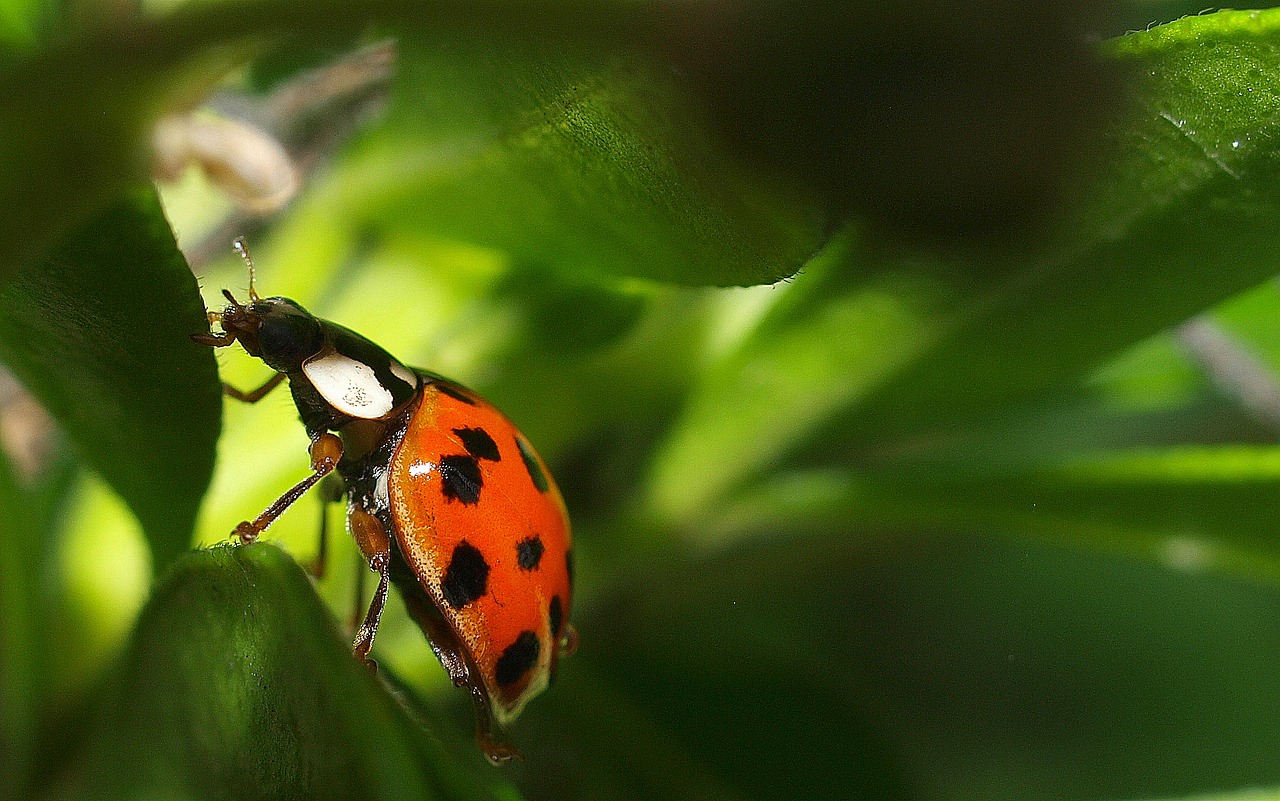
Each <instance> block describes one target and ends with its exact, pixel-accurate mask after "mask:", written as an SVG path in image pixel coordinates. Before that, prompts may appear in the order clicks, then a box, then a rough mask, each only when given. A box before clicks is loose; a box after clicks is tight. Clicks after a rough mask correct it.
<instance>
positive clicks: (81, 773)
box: [52, 544, 515, 799]
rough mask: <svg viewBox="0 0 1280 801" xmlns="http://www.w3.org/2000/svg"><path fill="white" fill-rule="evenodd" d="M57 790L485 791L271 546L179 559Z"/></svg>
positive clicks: (174, 794) (215, 793)
mask: <svg viewBox="0 0 1280 801" xmlns="http://www.w3.org/2000/svg"><path fill="white" fill-rule="evenodd" d="M102 709H103V713H102V715H101V717H100V718H99V719H98V721H97V723H96V724H95V727H94V729H93V733H92V735H91V737H90V740H89V745H88V748H87V752H86V753H85V754H84V755H83V757H82V758H81V759H80V760H79V761H78V762H77V763H75V765H74V766H73V768H72V771H71V773H70V775H69V776H67V777H64V780H63V782H62V783H61V786H59V787H57V789H56V792H55V793H54V794H53V796H52V797H57V798H86V799H88V798H93V799H104V798H122V799H128V798H136V799H157V798H187V799H227V798H262V799H291V798H297V799H304V798H305V799H324V798H333V799H383V798H386V799H391V798H394V799H402V798H413V799H436V798H440V799H486V798H494V797H495V796H498V795H501V796H502V797H505V798H511V797H514V796H515V794H514V792H513V791H511V790H509V789H506V790H499V789H498V783H499V781H500V779H501V774H499V773H496V772H495V773H493V774H492V775H490V776H487V777H485V776H478V775H476V774H472V773H470V772H469V770H468V769H464V768H462V767H459V766H458V764H455V763H454V762H453V760H452V759H451V758H450V757H449V756H448V754H447V753H446V751H445V748H444V746H442V745H441V744H440V742H439V741H438V740H436V739H435V738H434V737H433V736H432V735H431V734H429V733H428V732H427V731H425V730H424V729H423V728H422V726H421V724H420V723H419V722H415V721H414V720H411V719H410V718H409V716H408V715H407V714H406V713H405V711H404V709H403V708H402V707H401V706H400V704H399V703H398V702H397V701H396V700H395V699H394V698H393V696H392V695H391V694H390V693H389V691H388V689H387V687H386V685H385V684H384V683H382V682H381V681H380V680H379V679H377V678H376V677H375V676H374V674H372V673H371V672H369V671H368V670H367V669H366V668H365V667H364V666H363V665H361V664H360V663H359V662H357V661H356V660H355V659H353V658H352V656H351V652H350V648H349V646H348V645H347V643H346V642H345V641H344V638H343V637H342V636H340V634H339V632H338V629H337V627H336V625H335V624H334V622H333V620H332V618H331V617H330V615H329V612H328V611H327V610H326V609H325V607H324V606H323V605H322V604H321V602H320V600H319V599H318V598H317V596H316V594H315V592H314V591H313V590H312V588H311V585H310V583H309V581H308V579H307V577H306V575H305V574H304V573H303V571H302V570H301V569H300V568H299V567H298V566H297V565H296V564H295V563H294V562H293V560H292V559H290V558H289V557H288V556H286V555H285V554H284V553H283V552H282V551H280V550H278V549H276V548H274V547H272V546H269V545H265V544H260V545H252V546H247V547H218V548H214V549H211V550H205V551H197V552H194V553H192V554H190V555H188V556H185V557H183V558H181V559H180V560H179V561H178V562H177V563H176V564H175V565H174V569H173V570H172V571H171V572H170V573H169V575H168V576H167V577H165V578H164V579H163V580H162V582H161V583H160V585H159V586H158V587H157V589H156V591H155V594H154V595H153V596H152V599H151V601H150V603H148V605H147V607H146V609H145V610H144V611H143V613H142V615H141V617H140V618H139V621H138V625H137V628H136V630H135V633H134V635H133V639H132V641H131V642H130V643H129V646H128V648H127V650H126V651H125V652H124V654H123V657H122V659H121V661H120V663H119V665H118V667H117V670H116V671H115V673H114V675H113V677H112V679H111V681H110V682H109V689H108V690H107V691H106V692H105V693H104V697H103V706H102Z"/></svg>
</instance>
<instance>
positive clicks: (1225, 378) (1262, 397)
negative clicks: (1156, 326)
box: [1177, 315, 1280, 432]
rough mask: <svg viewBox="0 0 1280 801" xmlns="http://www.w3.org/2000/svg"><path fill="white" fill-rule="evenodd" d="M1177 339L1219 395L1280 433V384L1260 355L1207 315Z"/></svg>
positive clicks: (1182, 330) (1183, 329)
mask: <svg viewBox="0 0 1280 801" xmlns="http://www.w3.org/2000/svg"><path fill="white" fill-rule="evenodd" d="M1177 339H1178V342H1179V343H1180V344H1181V345H1182V347H1183V348H1184V349H1185V350H1186V352H1187V354H1188V355H1189V356H1190V357H1191V358H1192V359H1193V360H1194V361H1195V362H1196V364H1197V365H1199V367H1200V368H1201V369H1202V370H1204V372H1205V375H1206V376H1208V378H1209V380H1210V381H1212V382H1213V385H1214V386H1215V387H1217V388H1218V390H1219V391H1221V392H1222V393H1223V394H1224V395H1226V396H1227V397H1229V398H1231V399H1232V400H1234V401H1236V402H1238V403H1239V404H1240V406H1241V408H1243V409H1244V410H1245V411H1246V412H1248V413H1249V414H1250V415H1252V416H1253V417H1254V418H1256V419H1257V420H1258V421H1260V422H1262V423H1264V424H1266V425H1267V426H1268V427H1270V428H1271V429H1273V430H1275V431H1278V432H1280V382H1277V381H1276V377H1275V374H1274V373H1273V372H1272V371H1271V369H1270V368H1269V367H1267V365H1266V364H1265V363H1264V362H1263V361H1262V360H1261V359H1260V358H1259V357H1258V356H1257V354H1255V353H1254V352H1253V351H1252V350H1250V349H1249V348H1248V347H1247V346H1246V345H1245V344H1244V343H1243V342H1241V341H1240V340H1239V339H1237V338H1236V337H1233V336H1232V335H1231V334H1229V333H1227V331H1226V330H1225V329H1224V328H1223V327H1222V326H1220V325H1218V324H1217V323H1216V322H1215V321H1214V320H1213V319H1211V318H1210V317H1209V316H1207V315H1201V316H1199V317H1195V318H1192V319H1191V320H1189V321H1188V322H1186V323H1184V324H1183V325H1182V326H1181V327H1180V328H1179V329H1178V330H1177Z"/></svg>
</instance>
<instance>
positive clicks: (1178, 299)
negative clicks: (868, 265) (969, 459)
mask: <svg viewBox="0 0 1280 801" xmlns="http://www.w3.org/2000/svg"><path fill="white" fill-rule="evenodd" d="M1278 43H1280V10H1277V11H1255V12H1221V13H1218V14H1212V15H1206V16H1202V17H1195V18H1190V19H1184V20H1181V21H1179V22H1177V23H1173V24H1171V25H1168V26H1163V27H1161V28H1156V29H1153V30H1151V31H1148V32H1142V33H1135V34H1132V35H1130V36H1127V37H1124V38H1122V39H1120V40H1117V41H1115V42H1112V43H1111V44H1110V45H1109V46H1108V47H1107V48H1106V53H1107V56H1108V58H1110V59H1111V60H1112V61H1113V62H1114V63H1115V64H1116V66H1117V67H1121V68H1124V69H1127V70H1129V71H1130V72H1132V73H1134V74H1135V78H1134V81H1133V86H1132V93H1131V94H1132V106H1133V111H1132V114H1131V116H1130V119H1129V120H1128V123H1127V124H1125V125H1121V126H1118V127H1117V128H1116V130H1115V132H1114V133H1113V134H1112V135H1111V137H1110V138H1109V140H1108V147H1109V155H1108V157H1107V159H1106V160H1105V162H1104V165H1105V169H1103V170H1101V171H1100V173H1099V174H1098V175H1097V176H1096V178H1095V179H1094V180H1093V182H1092V189H1091V200H1090V202H1089V203H1088V204H1086V205H1085V206H1084V207H1083V208H1082V209H1081V210H1080V211H1079V212H1078V213H1075V214H1073V215H1072V218H1071V220H1070V221H1069V222H1070V224H1069V225H1068V226H1066V227H1065V229H1064V230H1063V232H1062V233H1061V235H1059V236H1057V237H1055V240H1054V241H1055V244H1053V245H1052V246H1050V247H1047V248H1046V249H1044V251H1043V252H1042V253H1040V254H1039V255H1038V256H1035V257H1034V258H1027V257H1026V256H1020V257H1019V260H1018V261H1010V262H1007V263H1006V262H998V263H995V264H993V265H992V266H993V268H994V272H993V274H994V275H997V276H998V275H1005V276H1007V277H1005V278H1003V279H1000V280H998V281H996V282H995V283H994V284H992V285H990V286H988V287H987V288H986V289H985V290H984V291H982V292H981V293H978V294H976V295H974V296H973V297H972V299H971V300H970V301H969V302H967V303H964V304H961V305H960V306H959V307H958V308H957V309H956V310H955V311H954V312H953V313H951V314H950V315H948V316H947V317H946V318H944V328H943V329H942V330H943V331H944V332H945V335H944V336H942V337H940V338H939V339H938V340H937V341H936V342H933V343H929V346H928V347H927V348H926V349H924V350H922V351H921V355H920V357H919V358H916V359H914V360H913V361H912V362H911V363H910V364H909V365H907V366H905V367H904V368H903V369H900V370H898V371H896V374H894V375H893V376H892V377H891V378H890V379H889V380H886V381H884V382H883V384H882V385H881V386H879V387H877V388H876V389H875V391H874V392H872V393H869V394H868V395H866V396H865V397H864V398H860V399H859V402H858V403H857V404H856V405H854V406H851V407H848V408H847V409H846V410H845V411H844V413H842V414H840V415H838V416H837V417H836V418H835V419H834V420H833V421H832V422H830V423H829V424H827V425H824V426H821V427H819V428H818V429H817V430H816V432H815V433H814V434H813V435H812V436H810V437H808V438H807V439H806V440H805V443H806V444H805V445H804V446H803V447H802V448H801V450H802V451H804V452H806V453H808V454H810V455H816V456H817V457H818V458H820V459H823V460H836V461H841V460H844V459H846V458H847V457H848V455H849V453H850V451H851V449H850V447H849V445H850V443H852V442H858V441H864V440H868V441H883V440H891V439H894V438H898V437H901V436H903V435H904V433H905V432H910V431H916V432H919V431H920V430H921V429H924V430H926V431H929V430H936V429H939V428H942V429H945V428H948V427H952V426H955V425H956V424H957V423H958V422H960V421H966V420H973V419H976V418H978V417H979V416H981V415H985V414H989V413H991V412H992V411H993V410H996V409H999V408H1002V407H1007V406H1009V405H1012V404H1016V403H1019V402H1022V401H1025V400H1027V399H1029V398H1032V397H1035V396H1036V395H1038V394H1041V393H1045V392H1047V391H1048V390H1050V389H1052V388H1056V387H1059V386H1061V385H1063V384H1065V383H1069V382H1071V381H1074V380H1078V379H1079V378H1080V377H1081V376H1083V375H1084V374H1085V373H1086V372H1087V371H1089V370H1091V369H1093V368H1095V367H1097V366H1098V365H1099V363H1100V362H1101V361H1102V360H1103V359H1105V358H1107V357H1109V356H1112V355H1114V354H1116V353H1118V352H1119V351H1120V350H1121V349H1123V348H1125V347H1127V346H1129V345H1132V344H1133V343H1136V342H1138V341H1140V340H1142V339H1143V338H1145V337H1147V336H1150V335H1151V334H1154V333H1156V332H1158V331H1160V330H1162V329H1164V328H1166V327H1168V326H1171V325H1174V324H1176V323H1178V322H1180V321H1182V320H1185V319H1187V318H1188V317H1190V316H1192V315H1194V314H1196V313H1198V312H1200V311H1202V310H1204V309H1206V308H1208V307H1209V306H1211V305H1213V304H1214V303H1217V302H1219V301H1221V300H1223V299H1225V298H1227V297H1230V296H1231V295H1233V294H1235V293H1238V292H1241V291H1243V290H1245V289H1247V288H1249V287H1251V286H1254V285H1256V284H1258V283H1259V282H1262V281H1264V280H1266V279H1267V278H1269V277H1270V276H1272V275H1273V274H1274V273H1275V261H1274V258H1273V255H1274V254H1275V253H1277V252H1280V228H1278V227H1277V226H1276V225H1275V220H1276V219H1277V217H1278V216H1280V156H1278V155H1277V154H1278V153H1280V150H1277V148H1276V147H1274V142H1275V141H1277V139H1278V138H1280V113H1277V112H1280V82H1278V81H1280V48H1277V44H1278ZM864 255H865V256H867V257H868V258H871V259H872V260H873V261H874V260H876V259H885V261H884V262H883V263H879V264H880V268H881V269H892V268H893V266H894V265H897V266H898V267H902V266H908V265H910V264H911V262H910V261H909V260H904V259H902V258H900V257H899V256H889V255H888V254H885V253H879V254H877V253H876V252H871V251H868V252H866V253H864ZM964 264H965V262H964V261H962V260H956V261H955V267H956V268H957V269H960V268H963V266H964Z"/></svg>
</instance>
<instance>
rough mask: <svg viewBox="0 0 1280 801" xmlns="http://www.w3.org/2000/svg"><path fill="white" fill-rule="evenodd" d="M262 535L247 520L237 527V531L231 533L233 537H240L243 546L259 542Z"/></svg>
mask: <svg viewBox="0 0 1280 801" xmlns="http://www.w3.org/2000/svg"><path fill="white" fill-rule="evenodd" d="M261 533H262V532H261V531H259V530H258V528H257V527H256V526H255V525H253V524H252V523H250V522H249V521H248V520H246V521H244V522H243V523H241V524H240V525H238V526H236V528H235V531H232V532H231V536H233V537H239V538H240V543H241V544H242V545H248V544H249V543H251V542H255V541H257V539H258V535H259V534H261Z"/></svg>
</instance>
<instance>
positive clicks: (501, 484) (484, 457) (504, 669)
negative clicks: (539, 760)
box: [388, 376, 573, 724]
mask: <svg viewBox="0 0 1280 801" xmlns="http://www.w3.org/2000/svg"><path fill="white" fill-rule="evenodd" d="M388 491H389V495H390V502H391V503H390V506H391V510H392V516H393V520H394V524H395V536H396V540H397V544H398V546H399V548H400V552H401V553H402V554H403V556H404V558H405V560H406V561H407V562H408V564H409V566H410V567H411V568H412V569H413V571H414V573H415V574H416V575H417V577H418V582H419V583H420V584H421V586H422V588H423V590H424V591H425V592H426V594H427V596H428V597H429V598H430V599H431V600H432V602H433V603H434V604H435V606H436V608H437V609H438V610H439V611H440V613H441V615H442V616H443V617H444V619H445V621H446V622H447V623H448V625H449V626H450V628H451V629H452V630H453V633H454V634H455V635H456V636H457V642H458V644H459V645H460V646H461V647H462V648H463V649H464V650H465V655H466V656H467V657H468V658H469V660H470V661H471V663H472V664H473V665H474V666H475V668H476V669H477V670H478V671H479V673H480V676H481V678H482V679H483V681H484V686H485V689H486V691H487V694H488V697H489V704H490V709H491V712H492V714H493V716H494V718H495V719H496V720H497V721H498V722H499V723H501V724H505V723H507V722H509V721H510V720H512V719H514V718H515V717H516V716H517V715H519V714H520V711H521V709H523V708H524V705H525V704H526V703H528V701H529V699H531V698H533V697H534V696H535V695H537V694H538V693H540V692H541V691H542V690H543V689H545V688H546V686H547V685H548V684H549V683H550V681H551V678H552V676H553V674H554V672H555V669H556V663H557V659H558V657H559V654H560V650H561V643H562V642H564V640H565V638H566V637H568V636H569V635H568V630H569V614H570V610H571V608H572V601H573V589H572V571H573V565H572V562H573V552H572V549H573V539H572V535H571V533H570V530H569V518H568V514H567V513H566V511H565V505H564V501H563V500H562V499H561V497H560V491H559V489H558V488H557V487H556V485H555V482H554V480H553V479H552V478H551V474H550V472H548V471H547V469H546V466H545V465H544V464H543V462H542V460H541V458H539V457H538V455H537V454H536V453H535V452H534V451H533V448H532V447H531V446H530V445H529V443H528V441H527V440H525V438H524V436H523V435H522V434H521V433H520V431H519V430H518V429H517V428H516V427H515V425H514V424H513V423H512V422H511V421H510V420H508V419H507V418H506V417H505V416H504V415H503V414H502V413H501V412H499V411H498V410H497V409H496V408H494V407H493V406H492V405H491V404H489V403H488V402H486V401H485V400H483V399H481V398H479V397H478V396H476V395H473V394H472V393H470V392H469V391H467V390H465V389H463V388H461V387H459V386H457V385H455V384H452V383H448V382H444V381H440V380H437V379H435V378H434V377H429V376H428V377H424V386H423V388H422V390H421V400H420V403H419V405H418V407H417V408H416V409H415V410H414V411H413V412H412V414H411V417H410V420H409V424H408V427H407V428H406V430H405V434H404V438H403V440H402V441H401V443H400V445H399V447H398V448H397V449H396V452H395V455H394V456H393V457H392V460H391V469H390V472H389V475H388Z"/></svg>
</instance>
